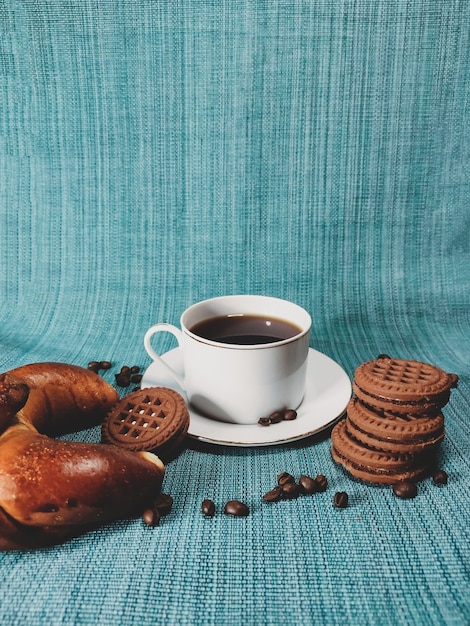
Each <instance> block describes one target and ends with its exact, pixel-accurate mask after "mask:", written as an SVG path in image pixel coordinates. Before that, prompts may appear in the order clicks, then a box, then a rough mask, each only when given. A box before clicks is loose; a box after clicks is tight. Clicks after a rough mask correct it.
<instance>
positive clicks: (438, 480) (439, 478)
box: [432, 470, 449, 485]
mask: <svg viewBox="0 0 470 626" xmlns="http://www.w3.org/2000/svg"><path fill="white" fill-rule="evenodd" d="M448 478H449V477H448V475H447V472H444V470H437V471H436V472H434V474H433V476H432V479H433V482H434V483H435V484H436V485H447V481H448Z"/></svg>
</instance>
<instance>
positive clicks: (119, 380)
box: [114, 372, 131, 387]
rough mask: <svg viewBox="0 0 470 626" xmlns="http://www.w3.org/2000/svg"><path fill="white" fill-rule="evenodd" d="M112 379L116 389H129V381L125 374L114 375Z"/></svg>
mask: <svg viewBox="0 0 470 626" xmlns="http://www.w3.org/2000/svg"><path fill="white" fill-rule="evenodd" d="M114 378H115V379H116V385H118V387H129V385H130V384H131V379H130V377H129V376H128V375H127V374H126V373H122V372H121V373H119V374H115V375H114Z"/></svg>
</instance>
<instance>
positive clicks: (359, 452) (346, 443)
mask: <svg viewBox="0 0 470 626" xmlns="http://www.w3.org/2000/svg"><path fill="white" fill-rule="evenodd" d="M331 441H332V448H331V454H332V457H333V459H334V460H335V461H336V462H337V463H339V464H341V465H342V466H343V467H344V468H345V469H346V470H347V471H348V472H349V473H350V474H352V475H353V476H355V477H356V478H359V479H361V480H364V481H368V482H371V483H382V484H389V485H391V484H393V483H395V482H398V481H401V480H415V479H417V478H419V477H421V476H423V475H424V474H426V473H427V472H429V469H430V467H431V465H430V464H431V460H432V458H431V456H430V455H428V454H416V455H413V454H403V453H396V452H395V453H390V452H383V451H378V450H371V449H370V448H368V447H366V446H363V445H361V444H360V443H359V442H357V441H356V440H355V439H353V438H352V437H351V436H350V435H349V434H348V433H347V430H346V420H342V421H341V422H339V423H338V424H336V426H335V427H334V428H333V430H332V433H331Z"/></svg>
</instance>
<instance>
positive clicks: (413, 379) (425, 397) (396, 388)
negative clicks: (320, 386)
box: [353, 355, 458, 415]
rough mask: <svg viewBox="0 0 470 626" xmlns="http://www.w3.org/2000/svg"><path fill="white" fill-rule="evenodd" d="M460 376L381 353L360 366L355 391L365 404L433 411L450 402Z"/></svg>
mask: <svg viewBox="0 0 470 626" xmlns="http://www.w3.org/2000/svg"><path fill="white" fill-rule="evenodd" d="M457 382H458V376H457V375H456V374H447V373H446V372H444V371H443V370H441V369H440V368H438V367H436V366H434V365H429V364H428V363H421V362H420V361H410V360H405V359H393V358H391V357H389V356H386V355H381V356H380V357H378V358H377V359H374V360H373V361H367V362H365V363H362V364H361V365H359V367H358V368H357V370H356V372H355V375H354V381H353V391H354V393H355V394H356V396H357V397H358V398H359V400H361V402H363V403H364V404H367V405H369V406H370V407H371V408H374V409H379V410H381V411H389V412H392V413H398V414H400V415H401V414H407V415H422V414H428V415H429V414H433V413H437V412H439V411H440V409H441V408H442V407H443V406H445V405H446V404H447V402H448V401H449V397H450V390H451V388H452V387H456V386H457Z"/></svg>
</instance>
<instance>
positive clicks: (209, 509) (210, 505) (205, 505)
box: [201, 498, 215, 517]
mask: <svg viewBox="0 0 470 626" xmlns="http://www.w3.org/2000/svg"><path fill="white" fill-rule="evenodd" d="M201 511H202V512H203V513H204V515H205V516H206V517H214V514H215V504H214V502H213V501H212V500H209V499H208V498H206V499H205V500H203V501H202V504H201Z"/></svg>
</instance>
